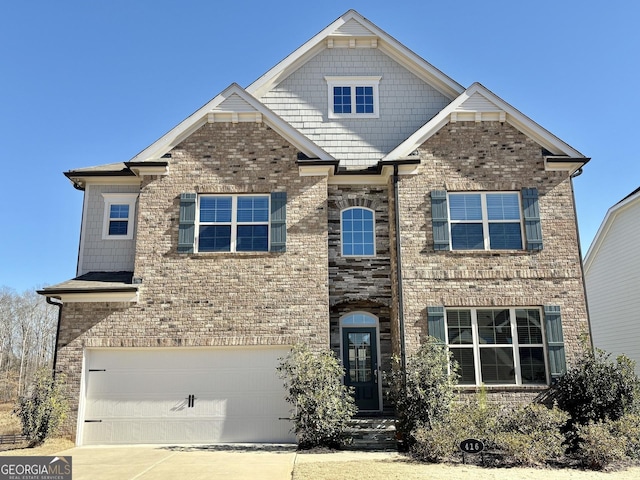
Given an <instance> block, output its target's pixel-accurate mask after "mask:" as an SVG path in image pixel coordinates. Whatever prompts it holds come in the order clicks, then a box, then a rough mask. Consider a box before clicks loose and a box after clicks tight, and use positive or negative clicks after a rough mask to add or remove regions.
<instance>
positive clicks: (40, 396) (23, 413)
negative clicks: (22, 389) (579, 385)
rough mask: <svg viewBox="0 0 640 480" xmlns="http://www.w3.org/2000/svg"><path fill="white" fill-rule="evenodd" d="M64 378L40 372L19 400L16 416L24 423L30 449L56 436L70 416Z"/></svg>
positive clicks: (23, 431) (46, 370)
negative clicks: (64, 389)
mask: <svg viewBox="0 0 640 480" xmlns="http://www.w3.org/2000/svg"><path fill="white" fill-rule="evenodd" d="M63 385H64V378H63V377H61V376H58V377H56V378H54V377H53V375H52V373H51V371H50V370H48V369H41V370H39V371H38V372H37V373H36V375H35V376H34V380H33V382H32V384H31V385H30V386H29V388H28V389H27V394H26V395H24V396H22V397H20V399H19V402H18V407H17V409H16V410H17V414H18V416H19V417H20V421H21V422H22V433H23V434H24V435H26V436H27V437H28V438H29V443H30V446H35V445H38V444H40V443H42V442H43V441H44V440H45V439H46V438H48V437H50V436H52V435H54V434H55V433H56V432H57V431H58V429H59V428H60V426H61V425H62V422H63V421H64V419H65V418H66V416H67V411H68V403H67V399H66V397H65V396H64V393H63Z"/></svg>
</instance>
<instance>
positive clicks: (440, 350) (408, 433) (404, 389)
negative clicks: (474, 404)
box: [390, 337, 457, 443]
mask: <svg viewBox="0 0 640 480" xmlns="http://www.w3.org/2000/svg"><path fill="white" fill-rule="evenodd" d="M394 362H395V365H394V369H393V372H392V374H391V377H390V384H391V391H390V396H391V399H392V401H393V403H395V406H396V415H397V417H398V424H397V428H398V430H399V431H400V432H402V433H403V434H404V435H405V437H406V438H407V440H409V443H412V442H413V438H412V437H413V435H414V433H415V432H416V431H417V429H418V428H427V429H431V428H432V427H433V426H434V425H436V424H437V423H439V422H442V421H444V420H445V419H446V418H447V415H448V414H449V408H450V406H451V402H452V400H453V398H454V395H455V394H454V388H455V383H456V378H457V377H456V375H455V374H450V373H449V365H450V362H451V357H450V354H449V352H448V351H447V348H446V346H444V345H442V344H441V343H440V342H439V341H438V340H437V339H435V338H433V337H428V338H427V341H426V343H424V344H423V345H422V346H421V347H420V349H419V350H418V351H417V352H416V353H415V354H413V355H411V356H410V357H409V358H408V359H407V368H406V372H403V371H402V368H401V365H399V361H398V358H394Z"/></svg>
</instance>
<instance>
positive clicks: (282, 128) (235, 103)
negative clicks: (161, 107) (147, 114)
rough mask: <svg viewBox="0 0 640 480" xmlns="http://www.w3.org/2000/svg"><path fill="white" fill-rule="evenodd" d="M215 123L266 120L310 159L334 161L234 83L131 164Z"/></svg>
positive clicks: (160, 153) (152, 157)
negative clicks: (203, 126)
mask: <svg viewBox="0 0 640 480" xmlns="http://www.w3.org/2000/svg"><path fill="white" fill-rule="evenodd" d="M215 121H227V122H234V123H235V122H239V121H251V122H262V121H264V122H265V123H267V124H268V125H269V126H270V127H271V128H273V130H275V131H276V132H277V133H278V134H279V135H281V136H282V137H283V138H285V139H286V140H287V141H289V142H291V144H292V145H294V146H295V147H296V148H298V149H300V151H301V152H302V153H304V154H305V155H306V156H307V157H310V158H318V159H321V160H334V158H333V157H332V156H331V155H329V154H328V153H327V152H325V151H324V150H323V149H322V148H320V147H319V146H317V145H316V144H315V143H313V142H312V141H311V140H309V139H308V138H307V137H305V136H304V135H302V134H301V133H300V132H298V131H297V130H296V129H294V128H293V127H292V126H291V125H289V124H288V123H287V122H285V121H284V120H282V119H281V118H280V117H279V116H278V115H277V114H275V113H274V112H273V111H272V110H270V109H269V108H268V107H266V106H265V105H263V104H262V103H261V102H259V101H258V100H256V99H255V98H254V97H253V96H251V95H249V93H247V92H246V91H245V90H244V89H243V88H242V87H240V86H239V85H238V84H237V83H232V84H231V85H229V86H228V87H227V88H226V89H225V90H224V91H223V92H222V93H220V94H219V95H217V96H216V97H215V98H213V99H212V100H211V101H209V102H208V103H207V104H205V105H204V106H203V107H201V108H200V109H198V110H197V111H196V112H194V113H193V114H192V115H190V116H189V117H187V118H186V119H185V120H183V121H182V122H180V123H179V124H178V125H177V126H176V127H174V128H173V129H171V130H170V131H169V132H167V133H166V134H165V135H163V136H162V137H161V138H160V139H158V140H156V141H155V142H154V143H153V144H151V145H149V146H148V147H147V148H145V149H144V150H143V151H142V152H140V153H138V154H137V155H136V156H135V157H133V158H132V159H131V162H134V163H138V162H148V161H155V160H158V159H160V158H161V157H162V156H163V155H164V154H166V153H167V152H169V151H170V150H171V149H172V148H173V147H175V146H176V145H177V144H179V143H180V142H182V141H183V140H184V139H186V138H187V137H188V136H189V135H191V134H192V133H193V132H195V131H196V130H197V129H198V128H200V127H201V126H202V125H204V124H205V123H207V122H215ZM128 163H130V162H128Z"/></svg>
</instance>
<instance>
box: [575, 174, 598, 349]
mask: <svg viewBox="0 0 640 480" xmlns="http://www.w3.org/2000/svg"><path fill="white" fill-rule="evenodd" d="M580 175H582V167H580V168H579V169H578V170H577V171H576V172H574V173H573V174H571V175H570V176H569V186H570V187H571V200H572V201H573V216H574V217H575V219H576V239H577V241H578V257H579V258H580V275H581V276H582V290H583V292H584V308H585V309H586V311H587V325H588V326H589V344H590V345H591V351H592V352H595V346H594V344H593V334H592V332H591V314H590V313H589V299H588V298H587V282H586V281H585V275H584V262H583V261H582V245H581V243H580V229H579V228H578V209H577V208H576V194H575V191H574V189H573V179H574V178H576V177H579V176H580Z"/></svg>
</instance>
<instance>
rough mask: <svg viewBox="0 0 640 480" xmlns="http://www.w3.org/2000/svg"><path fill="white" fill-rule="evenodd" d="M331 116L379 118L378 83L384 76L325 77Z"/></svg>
mask: <svg viewBox="0 0 640 480" xmlns="http://www.w3.org/2000/svg"><path fill="white" fill-rule="evenodd" d="M324 78H325V80H326V81H327V86H328V98H329V107H328V111H329V118H378V117H379V116H380V109H379V101H378V84H379V83H380V78H382V77H324Z"/></svg>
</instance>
